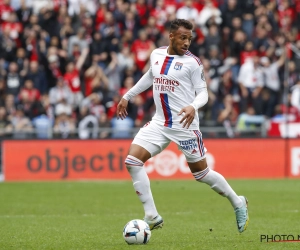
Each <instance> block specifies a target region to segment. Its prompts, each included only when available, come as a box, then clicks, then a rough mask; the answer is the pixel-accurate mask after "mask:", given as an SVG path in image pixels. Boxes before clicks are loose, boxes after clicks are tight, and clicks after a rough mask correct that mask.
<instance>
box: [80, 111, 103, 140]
mask: <svg viewBox="0 0 300 250" xmlns="http://www.w3.org/2000/svg"><path fill="white" fill-rule="evenodd" d="M88 111H89V110H88V108H87V107H83V108H81V110H80V115H81V117H82V119H81V121H80V122H79V124H78V135H79V138H80V139H89V138H97V137H98V134H99V124H98V119H97V117H96V116H94V115H91V114H88Z"/></svg>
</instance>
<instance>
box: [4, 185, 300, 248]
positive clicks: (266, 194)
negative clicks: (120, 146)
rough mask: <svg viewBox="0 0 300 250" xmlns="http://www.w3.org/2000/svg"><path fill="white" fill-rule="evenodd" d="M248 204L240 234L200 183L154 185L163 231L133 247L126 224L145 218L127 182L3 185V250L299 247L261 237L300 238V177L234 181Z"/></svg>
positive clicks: (224, 204) (224, 206) (221, 202)
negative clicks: (244, 227) (128, 241)
mask: <svg viewBox="0 0 300 250" xmlns="http://www.w3.org/2000/svg"><path fill="white" fill-rule="evenodd" d="M229 182H230V184H231V185H232V187H233V188H234V189H235V191H236V192H237V193H238V194H243V195H245V196H247V198H248V199H249V215H250V223H249V227H248V229H247V230H246V231H245V232H244V233H242V234H239V233H238V231H237V228H236V222H235V216H234V212H233V209H232V208H231V205H230V204H229V202H228V201H227V199H225V198H223V197H221V196H219V195H218V194H216V193H215V192H213V191H212V190H210V188H209V187H208V186H206V185H205V184H200V183H197V182H196V181H192V180H191V181H152V182H151V185H152V192H153V194H154V198H155V202H156V206H157V208H158V211H159V213H160V214H161V215H162V216H163V218H164V220H165V225H164V228H163V229H161V230H155V231H152V236H151V239H150V241H149V243H148V244H147V245H143V246H133V245H131V246H129V245H127V244H126V243H125V241H124V240H123V237H122V229H123V227H124V225H125V224H126V223H127V222H128V221H129V220H131V219H136V218H143V209H142V206H141V204H140V202H139V200H138V198H137V197H136V195H135V193H134V191H133V187H132V184H131V182H129V181H115V182H113V181H111V182H110V181H103V182H52V183H51V182H44V183H42V182H36V183H0V249H1V250H2V249H5V250H6V249H17V250H21V249H38V250H40V249H53V250H56V249H62V250H68V249H72V250H73V249H142V248H143V249H151V250H152V249H155V250H156V249H158V250H160V249H166V250H169V249H179V250H181V249H213V250H215V249H230V250H232V249H239V250H240V249H242V250H244V249H245V250H248V249H254V250H257V249H280V250H281V249H300V242H280V243H279V242H277V243H266V242H261V241H260V235H262V234H263V235H276V234H279V235H283V234H287V235H289V234H291V235H294V236H298V235H300V180H230V181H229Z"/></svg>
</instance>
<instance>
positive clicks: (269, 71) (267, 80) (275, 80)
mask: <svg viewBox="0 0 300 250" xmlns="http://www.w3.org/2000/svg"><path fill="white" fill-rule="evenodd" d="M260 61H261V64H262V66H263V68H262V71H263V78H264V85H265V89H266V91H267V92H268V96H269V97H268V100H267V103H266V111H265V112H264V114H265V115H266V116H268V117H272V116H273V112H274V108H275V106H276V105H277V104H278V98H279V93H280V79H279V74H278V71H279V68H280V67H281V66H282V65H283V64H284V62H285V52H284V53H282V55H281V57H280V58H279V59H278V60H277V61H275V62H273V63H271V62H270V59H269V58H268V57H262V58H261V59H260Z"/></svg>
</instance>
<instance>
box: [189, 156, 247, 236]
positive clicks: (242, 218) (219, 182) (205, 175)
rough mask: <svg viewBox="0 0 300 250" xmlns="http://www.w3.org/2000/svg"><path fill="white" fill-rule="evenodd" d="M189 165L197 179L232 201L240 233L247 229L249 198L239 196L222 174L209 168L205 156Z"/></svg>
mask: <svg viewBox="0 0 300 250" xmlns="http://www.w3.org/2000/svg"><path fill="white" fill-rule="evenodd" d="M187 160H189V159H187ZM188 165H189V167H190V169H191V172H192V174H193V176H194V177H195V179H196V181H198V182H202V183H205V184H207V185H209V186H210V187H211V188H212V189H213V190H214V191H215V192H217V193H218V194H220V195H222V196H224V197H226V198H227V199H228V200H229V201H230V203H231V205H232V207H233V208H234V211H235V214H236V221H237V227H238V230H239V232H240V233H242V232H243V231H245V230H246V228H247V226H248V223H249V216H248V209H247V206H248V201H247V199H246V198H245V197H244V196H238V195H237V194H236V193H235V192H234V190H233V189H232V188H231V186H230V185H229V184H228V182H227V181H226V179H225V178H224V177H223V176H222V175H221V174H219V173H218V172H216V171H214V170H212V169H209V168H208V166H207V163H206V159H205V158H203V159H202V160H200V161H197V162H188Z"/></svg>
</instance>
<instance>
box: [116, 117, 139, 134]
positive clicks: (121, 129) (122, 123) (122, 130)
mask: <svg viewBox="0 0 300 250" xmlns="http://www.w3.org/2000/svg"><path fill="white" fill-rule="evenodd" d="M111 126H112V128H113V132H112V138H130V137H132V133H131V129H132V128H133V127H134V121H133V120H132V119H131V118H129V117H126V118H125V119H124V120H121V119H117V118H116V117H114V118H113V119H112V120H111Z"/></svg>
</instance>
